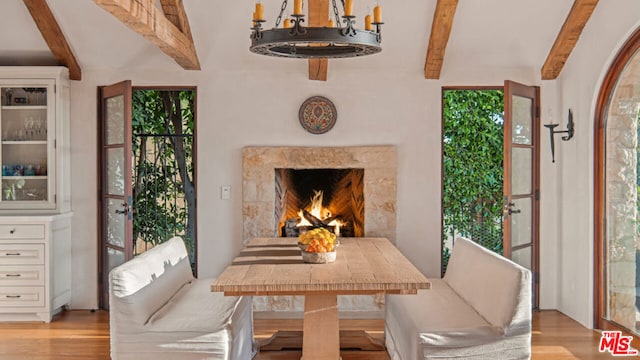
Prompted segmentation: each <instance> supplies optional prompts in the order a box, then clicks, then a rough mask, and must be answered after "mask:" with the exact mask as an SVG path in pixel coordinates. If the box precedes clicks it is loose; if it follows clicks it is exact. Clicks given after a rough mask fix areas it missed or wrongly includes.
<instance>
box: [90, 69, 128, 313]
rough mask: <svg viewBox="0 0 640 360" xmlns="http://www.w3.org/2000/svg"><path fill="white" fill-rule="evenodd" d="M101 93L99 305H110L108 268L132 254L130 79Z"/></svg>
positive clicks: (104, 307) (103, 89)
mask: <svg viewBox="0 0 640 360" xmlns="http://www.w3.org/2000/svg"><path fill="white" fill-rule="evenodd" d="M98 91H99V95H100V116H99V119H100V120H99V121H100V127H99V128H100V130H101V136H100V155H99V157H100V173H101V176H100V221H101V222H100V236H101V240H100V244H101V246H100V269H99V272H100V274H99V277H100V278H99V281H100V307H101V308H103V309H108V308H109V288H108V287H109V281H108V277H109V271H111V269H113V268H114V267H116V266H118V265H120V264H122V263H124V262H125V261H127V260H129V259H131V258H132V257H133V239H132V238H133V236H132V234H133V214H132V211H131V209H132V199H131V191H132V189H131V184H132V182H131V168H132V166H131V81H123V82H121V83H117V84H114V85H110V86H102V87H99V88H98Z"/></svg>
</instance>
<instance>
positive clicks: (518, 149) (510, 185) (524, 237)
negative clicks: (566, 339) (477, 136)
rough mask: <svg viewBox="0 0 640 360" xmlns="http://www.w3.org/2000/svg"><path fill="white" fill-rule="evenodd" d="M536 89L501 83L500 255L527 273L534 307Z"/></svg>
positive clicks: (537, 126) (537, 197)
mask: <svg viewBox="0 0 640 360" xmlns="http://www.w3.org/2000/svg"><path fill="white" fill-rule="evenodd" d="M539 94H540V89H539V88H538V87H534V86H526V85H522V84H518V83H515V82H512V81H505V84H504V105H505V106H504V185H503V189H504V207H503V248H504V256H505V257H508V258H510V259H511V260H513V261H514V262H516V263H518V264H520V265H522V266H524V267H525V268H527V269H529V270H531V272H532V275H533V289H532V296H533V299H532V300H533V304H532V305H533V307H534V308H537V307H538V298H539V289H538V284H539V275H538V274H539V272H538V267H539V259H538V256H539V255H538V254H539V251H538V217H539V204H538V202H539V189H538V184H539V174H538V169H539V163H540V160H539V157H540V156H539V143H540V140H539V139H540V134H539V133H540V129H539V127H540V119H539V109H540V104H539V98H540V96H539Z"/></svg>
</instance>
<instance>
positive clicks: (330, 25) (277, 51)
mask: <svg viewBox="0 0 640 360" xmlns="http://www.w3.org/2000/svg"><path fill="white" fill-rule="evenodd" d="M302 1H303V0H294V6H293V7H294V9H293V14H291V15H290V16H285V11H286V10H287V2H288V0H283V2H282V6H281V7H280V14H279V15H278V18H277V19H276V23H275V26H274V27H273V28H272V29H264V28H263V27H262V24H263V23H264V22H266V20H265V19H264V6H263V4H262V3H260V2H258V3H256V11H255V12H254V13H253V27H252V28H251V30H253V31H252V33H251V47H250V48H249V49H250V50H251V52H254V53H256V54H260V55H268V56H278V57H287V58H301V59H309V58H347V57H355V56H364V55H371V54H376V53H379V52H380V51H382V48H381V47H380V43H381V41H382V33H381V30H382V24H383V22H382V11H381V7H380V5H376V6H375V7H374V9H373V16H372V15H370V14H368V15H366V16H365V18H364V30H359V29H357V28H356V27H355V24H356V20H355V19H356V17H355V16H354V15H353V0H340V3H341V5H342V15H340V13H339V9H338V5H337V4H336V0H331V4H332V7H333V16H334V17H335V22H334V21H333V20H329V19H327V23H326V26H318V27H315V26H314V27H312V26H302V23H303V22H304V21H305V20H304V18H305V15H304V13H303V3H302ZM283 17H285V18H284V21H283ZM341 19H342V21H340V20H341ZM281 23H282V26H280V25H281ZM342 23H344V25H343V24H342ZM374 27H375V29H374Z"/></svg>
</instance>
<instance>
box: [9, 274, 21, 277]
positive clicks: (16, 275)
mask: <svg viewBox="0 0 640 360" xmlns="http://www.w3.org/2000/svg"><path fill="white" fill-rule="evenodd" d="M5 276H6V277H20V276H21V275H20V274H6V275H5Z"/></svg>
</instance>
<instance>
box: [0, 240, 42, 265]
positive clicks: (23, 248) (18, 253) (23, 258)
mask: <svg viewBox="0 0 640 360" xmlns="http://www.w3.org/2000/svg"><path fill="white" fill-rule="evenodd" d="M22 264H24V265H43V264H44V244H3V245H0V265H22Z"/></svg>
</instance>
